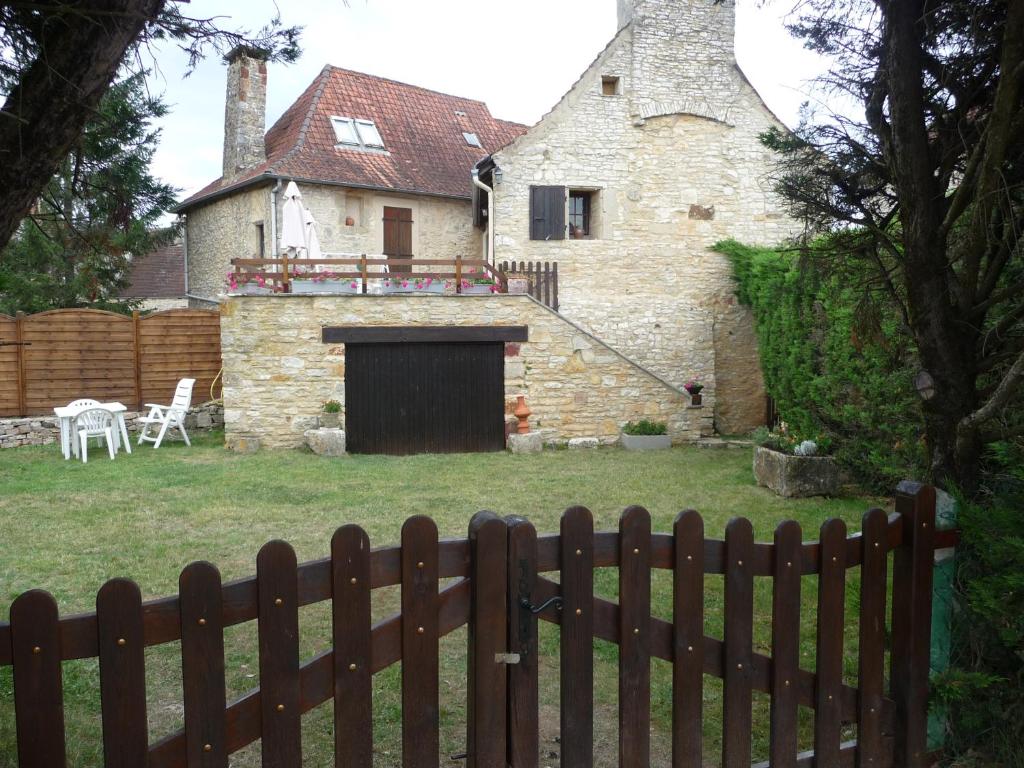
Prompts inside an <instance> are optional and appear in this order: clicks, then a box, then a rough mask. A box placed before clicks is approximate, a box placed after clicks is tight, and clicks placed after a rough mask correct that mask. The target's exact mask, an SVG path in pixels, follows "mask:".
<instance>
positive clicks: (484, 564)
mask: <svg viewBox="0 0 1024 768" xmlns="http://www.w3.org/2000/svg"><path fill="white" fill-rule="evenodd" d="M507 542H508V529H507V528H506V525H505V521H504V520H502V519H501V518H500V517H498V516H497V515H495V514H494V513H493V512H478V513H476V514H475V515H473V519H472V520H470V522H469V580H470V598H469V600H470V602H469V627H468V632H467V636H468V640H469V649H468V663H467V669H466V673H467V680H466V753H467V755H466V757H467V763H466V765H467V766H468V768H493V766H504V765H505V759H506V756H505V745H506V739H505V731H506V725H507V713H506V709H505V708H506V700H505V694H506V671H505V662H506V657H505V648H506V643H507V634H508V608H507V604H506V599H507V594H508V584H507V581H508V564H507V559H508V551H507V550H508V543H507Z"/></svg>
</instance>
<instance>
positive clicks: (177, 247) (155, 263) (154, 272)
mask: <svg viewBox="0 0 1024 768" xmlns="http://www.w3.org/2000/svg"><path fill="white" fill-rule="evenodd" d="M119 297H120V298H122V299H136V300H138V301H140V302H141V303H140V304H139V309H140V311H142V312H160V311H163V310H165V309H177V308H179V307H187V306H188V299H187V298H186V297H185V249H184V248H183V247H182V244H181V243H180V242H176V243H168V244H167V245H162V246H160V247H159V248H155V249H154V250H152V251H150V252H149V253H146V254H143V255H142V256H137V257H134V258H132V263H131V267H130V268H129V272H128V287H127V288H125V289H124V290H123V291H121V293H120V294H119Z"/></svg>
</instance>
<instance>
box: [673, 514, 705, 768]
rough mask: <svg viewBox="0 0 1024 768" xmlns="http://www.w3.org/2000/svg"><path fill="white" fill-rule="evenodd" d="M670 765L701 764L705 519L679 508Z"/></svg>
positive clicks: (692, 766)
mask: <svg viewBox="0 0 1024 768" xmlns="http://www.w3.org/2000/svg"><path fill="white" fill-rule="evenodd" d="M673 534H674V541H673V543H674V545H675V556H674V558H673V565H674V573H673V577H674V581H673V590H672V624H673V628H674V632H673V654H672V656H673V664H672V766H673V768H698V767H699V766H701V765H703V764H704V761H703V758H702V750H703V743H702V742H703V717H704V521H703V520H702V519H701V516H700V515H699V514H697V512H695V511H694V510H692V509H690V510H686V511H685V512H681V513H680V514H679V516H678V517H677V518H676V522H675V526H674V528H673Z"/></svg>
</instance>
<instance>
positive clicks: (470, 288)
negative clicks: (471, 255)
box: [459, 267, 500, 296]
mask: <svg viewBox="0 0 1024 768" xmlns="http://www.w3.org/2000/svg"><path fill="white" fill-rule="evenodd" d="M466 274H467V275H468V277H464V278H462V285H461V290H460V291H459V293H461V294H462V295H463V296H473V295H486V294H489V293H498V292H499V290H500V289H499V287H498V284H497V283H496V282H494V280H493V279H492V278H490V277H486V276H483V275H478V274H477V272H476V267H470V268H469V269H467V270H466Z"/></svg>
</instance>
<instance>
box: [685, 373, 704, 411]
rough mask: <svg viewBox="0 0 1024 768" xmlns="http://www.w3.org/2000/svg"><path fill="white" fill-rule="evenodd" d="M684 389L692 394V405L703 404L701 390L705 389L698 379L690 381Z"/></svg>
mask: <svg viewBox="0 0 1024 768" xmlns="http://www.w3.org/2000/svg"><path fill="white" fill-rule="evenodd" d="M683 389H685V390H686V391H687V392H689V393H690V404H691V405H700V404H701V396H700V393H701V390H702V389H704V385H703V384H701V383H700V382H699V381H697V380H696V379H690V380H689V381H688V382H686V383H685V384H683Z"/></svg>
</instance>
